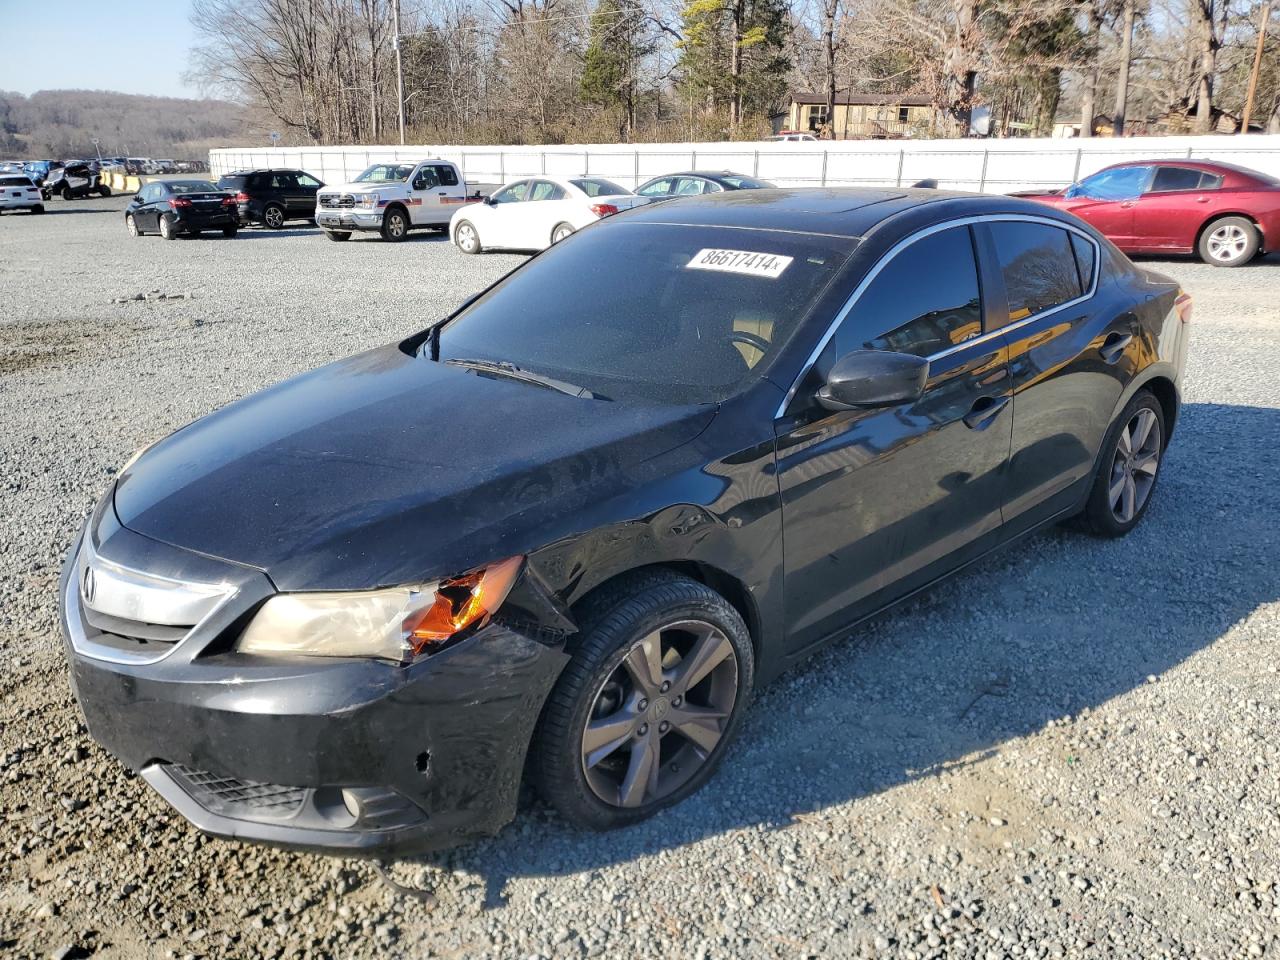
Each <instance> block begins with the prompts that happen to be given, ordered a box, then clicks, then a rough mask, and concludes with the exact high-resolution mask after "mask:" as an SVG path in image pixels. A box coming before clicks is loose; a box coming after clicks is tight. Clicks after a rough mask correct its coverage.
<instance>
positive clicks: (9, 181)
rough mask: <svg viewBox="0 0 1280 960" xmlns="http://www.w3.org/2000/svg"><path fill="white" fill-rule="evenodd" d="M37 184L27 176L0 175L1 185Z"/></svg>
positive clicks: (27, 185)
mask: <svg viewBox="0 0 1280 960" xmlns="http://www.w3.org/2000/svg"><path fill="white" fill-rule="evenodd" d="M32 186H35V184H33V183H32V182H31V181H30V180H28V179H27V178H26V177H0V187H32Z"/></svg>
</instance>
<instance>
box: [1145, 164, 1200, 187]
mask: <svg viewBox="0 0 1280 960" xmlns="http://www.w3.org/2000/svg"><path fill="white" fill-rule="evenodd" d="M1203 178H1204V174H1202V173H1201V172H1200V171H1199V170H1188V169H1187V168H1186V167H1157V168H1156V176H1155V179H1154V180H1152V181H1151V190H1150V191H1149V192H1150V193H1163V192H1165V191H1167V190H1197V189H1199V187H1200V184H1201V182H1202V180H1203Z"/></svg>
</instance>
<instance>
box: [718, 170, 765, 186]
mask: <svg viewBox="0 0 1280 960" xmlns="http://www.w3.org/2000/svg"><path fill="white" fill-rule="evenodd" d="M720 179H721V180H723V181H724V182H725V183H727V184H729V186H731V187H737V188H738V189H739V190H764V189H767V188H768V187H772V186H773V184H772V183H770V182H769V181H768V180H757V179H756V178H755V177H744V176H742V175H741V174H737V173H726V174H724V175H723V176H721V177H720Z"/></svg>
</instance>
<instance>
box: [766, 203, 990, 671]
mask: <svg viewBox="0 0 1280 960" xmlns="http://www.w3.org/2000/svg"><path fill="white" fill-rule="evenodd" d="M976 262H977V261H976V258H975V255H974V248H973V235H972V232H971V230H970V228H969V227H968V226H956V227H950V228H947V229H945V230H943V231H941V232H937V233H932V234H929V235H926V236H923V237H921V238H920V239H918V240H916V241H915V242H914V243H912V244H910V245H909V246H907V247H905V248H904V249H902V250H901V251H900V252H899V253H897V254H896V255H895V256H894V257H893V259H892V260H890V261H889V262H888V263H887V264H886V265H885V266H884V267H883V269H881V270H880V272H879V273H878V274H877V275H876V276H875V278H874V279H873V280H872V281H871V282H870V284H869V285H868V286H867V288H866V289H865V290H864V291H863V293H862V295H861V296H860V297H859V298H858V300H857V302H856V303H855V304H854V305H853V308H852V310H851V311H850V312H849V314H848V316H847V317H845V319H844V320H843V321H842V322H841V324H840V326H839V328H838V329H837V331H836V333H835V335H834V336H833V337H832V339H831V342H830V343H828V344H827V346H826V347H825V348H824V350H823V351H822V353H821V354H820V356H819V358H818V361H817V362H816V364H815V366H814V373H813V374H811V375H810V376H808V377H806V378H805V381H804V382H803V383H802V385H801V390H800V392H799V393H798V395H797V397H796V399H795V401H793V404H792V407H791V408H789V410H788V411H787V414H788V415H787V416H786V417H785V418H784V419H782V420H780V421H779V422H778V424H777V459H778V474H779V483H780V487H781V493H782V502H783V525H784V556H785V565H786V571H785V577H786V608H787V622H788V634H789V645H790V647H791V649H792V650H800V649H803V648H804V647H808V646H810V645H812V644H814V643H816V642H818V641H820V640H822V639H824V638H826V637H828V636H830V635H831V634H833V633H834V632H836V631H838V630H839V629H841V628H842V627H844V626H847V625H848V624H849V623H850V622H851V621H853V620H854V619H856V618H858V617H860V616H863V615H865V614H867V613H870V612H872V611H873V610H875V609H876V608H878V607H880V606H883V605H884V604H885V603H887V602H889V601H890V600H892V599H893V598H894V597H897V596H900V595H902V594H904V593H907V592H909V591H910V590H912V589H915V588H916V587H918V586H922V585H923V584H925V583H927V582H928V581H929V580H931V579H934V578H935V577H937V576H939V575H940V574H941V573H943V572H946V570H948V569H950V568H951V567H953V566H954V565H956V564H958V563H961V562H963V561H964V560H965V559H967V558H969V557H972V556H976V555H977V554H978V553H980V552H981V551H982V550H984V549H986V548H987V546H989V545H991V544H994V542H995V540H996V538H997V537H998V531H999V526H1000V522H1001V510H1000V505H1001V496H1002V492H1003V490H1002V487H1003V479H1004V478H1003V473H1004V469H1005V466H1006V464H1007V461H1008V457H1009V442H1010V436H1011V431H1012V422H1013V411H1012V410H1011V409H1009V408H1008V406H1009V400H1010V397H1011V391H1010V385H1009V376H1008V365H1007V359H1008V357H1007V351H1006V349H1005V347H1004V342H1003V340H1002V339H1001V338H1000V337H999V336H994V337H988V336H983V330H984V320H983V304H982V300H981V297H980V295H979V286H978V273H977V266H976ZM861 349H874V350H894V351H898V352H901V353H912V354H915V355H917V356H923V357H928V358H929V359H930V370H929V379H928V382H927V385H926V387H925V391H924V395H923V396H922V397H921V398H920V399H919V400H917V401H916V402H914V403H908V404H902V405H900V406H894V407H888V408H883V409H875V410H861V411H845V412H838V413H837V412H831V411H828V410H824V409H823V408H821V407H819V406H818V405H817V404H816V403H815V402H813V401H812V400H811V399H810V398H811V396H812V391H813V390H814V389H815V388H816V385H817V384H819V383H821V380H822V377H824V376H825V374H826V371H827V370H829V369H830V368H831V366H832V365H833V364H834V363H835V361H836V360H837V359H838V358H839V357H841V356H843V355H844V354H846V353H849V352H851V351H854V350H861ZM806 392H807V393H808V396H806V395H805V394H806Z"/></svg>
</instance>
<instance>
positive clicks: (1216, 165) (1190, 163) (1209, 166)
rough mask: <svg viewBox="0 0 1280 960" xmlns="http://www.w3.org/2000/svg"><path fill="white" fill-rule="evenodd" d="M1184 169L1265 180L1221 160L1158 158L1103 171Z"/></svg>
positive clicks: (1264, 175) (1258, 173)
mask: <svg viewBox="0 0 1280 960" xmlns="http://www.w3.org/2000/svg"><path fill="white" fill-rule="evenodd" d="M1157 166H1159V167H1186V168H1187V169H1189V170H1203V171H1204V172H1205V173H1238V174H1240V175H1241V176H1245V177H1251V178H1253V179H1256V180H1266V179H1267V175H1266V174H1265V173H1263V172H1261V171H1260V170H1251V169H1249V168H1248V167H1242V166H1240V165H1239V164H1235V163H1226V162H1224V161H1222V160H1185V159H1181V158H1179V157H1160V158H1157V159H1154V160H1126V161H1124V162H1123V163H1113V164H1111V166H1109V167H1106V168H1105V169H1107V170H1111V169H1114V168H1116V167H1157Z"/></svg>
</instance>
